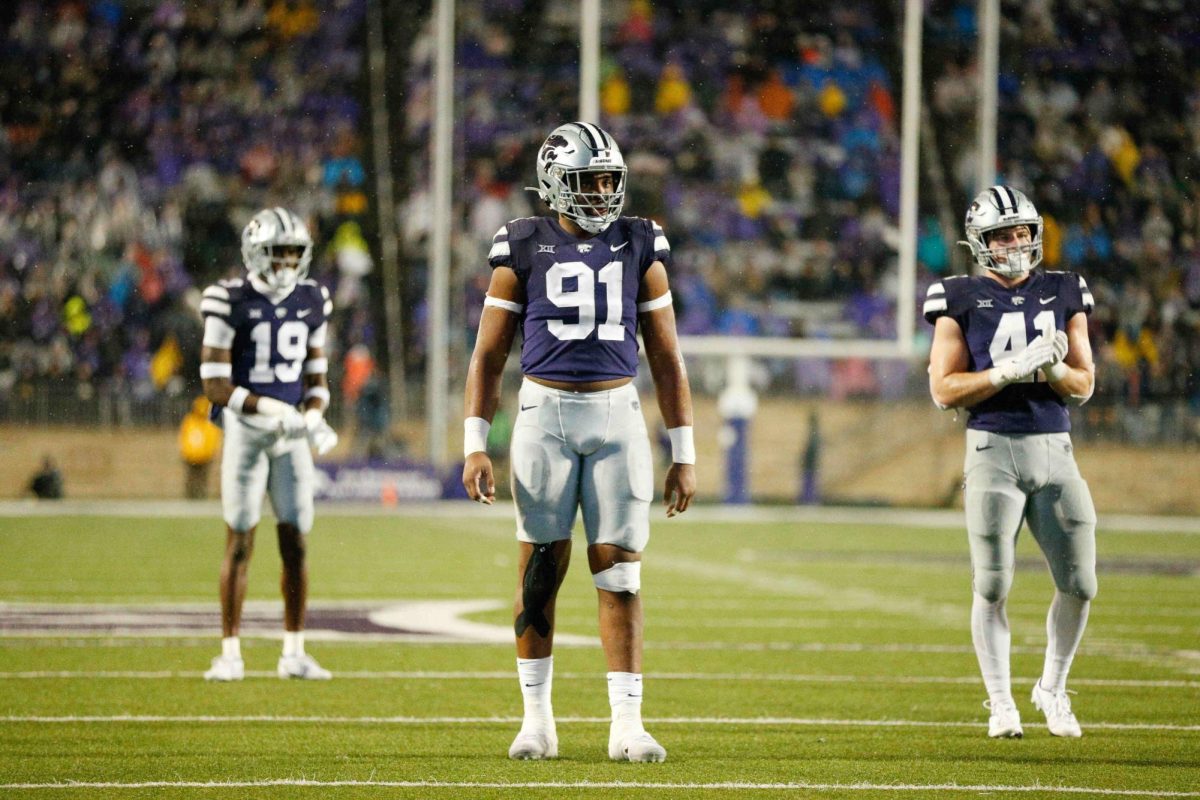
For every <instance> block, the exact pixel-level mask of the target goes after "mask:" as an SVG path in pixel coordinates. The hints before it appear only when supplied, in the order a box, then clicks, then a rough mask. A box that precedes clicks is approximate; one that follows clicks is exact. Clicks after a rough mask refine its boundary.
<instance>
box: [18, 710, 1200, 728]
mask: <svg viewBox="0 0 1200 800" xmlns="http://www.w3.org/2000/svg"><path fill="white" fill-rule="evenodd" d="M522 719H523V718H522V717H500V716H493V717H411V716H394V717H352V716H336V715H330V716H316V715H274V714H246V715H227V716H219V715H207V714H191V715H188V714H181V715H175V716H172V715H166V714H112V715H101V714H63V715H58V716H49V715H37V714H29V715H21V714H11V715H7V716H0V722H8V723H21V722H23V723H39V724H80V723H167V724H173V723H188V724H191V723H212V724H229V723H254V722H264V723H273V724H322V725H328V724H346V725H490V724H497V725H511V724H516V723H520V722H521V721H522ZM611 721H612V720H611V719H610V718H609V717H557V718H556V722H558V723H560V724H576V723H578V724H601V723H602V724H605V725H607V724H609V723H610V722H611ZM645 722H646V724H656V725H717V726H720V725H739V726H770V727H820V728H828V727H838V728H980V727H982V726H983V723H982V722H957V721H936V720H911V719H907V720H906V719H830V718H821V717H647V718H646V720H645ZM1084 727H1086V728H1088V729H1089V730H1113V731H1180V732H1196V731H1200V725H1182V724H1173V723H1153V722H1088V723H1086V724H1085V726H1084Z"/></svg>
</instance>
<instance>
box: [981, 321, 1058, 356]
mask: <svg viewBox="0 0 1200 800" xmlns="http://www.w3.org/2000/svg"><path fill="white" fill-rule="evenodd" d="M1033 327H1035V328H1037V329H1038V333H1039V334H1041V335H1042V336H1053V335H1054V330H1055V326H1054V312H1053V311H1050V310H1049V309H1047V310H1045V311H1042V312H1040V313H1039V314H1038V315H1037V316H1036V317H1034V318H1033ZM1028 345H1029V342H1028V340H1027V338H1026V333H1025V314H1024V313H1023V312H1020V311H1007V312H1005V313H1004V314H1003V315H1001V317H1000V324H999V325H997V326H996V333H995V335H994V336H992V344H991V346H990V347H988V352H989V353H990V354H991V356H992V364H993V365H997V364H1002V363H1004V362H1005V361H1008V360H1010V359H1013V358H1016V356H1017V353H1020V352H1021V351H1022V350H1024V349H1025V348H1026V347H1027V346H1028Z"/></svg>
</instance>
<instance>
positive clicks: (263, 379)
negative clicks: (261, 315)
mask: <svg viewBox="0 0 1200 800" xmlns="http://www.w3.org/2000/svg"><path fill="white" fill-rule="evenodd" d="M250 339H251V340H252V341H253V342H254V368H253V369H251V370H250V381H251V382H252V383H274V382H275V381H276V380H278V381H279V382H280V383H291V382H293V381H295V380H297V379H298V378H299V377H300V369H301V365H302V364H303V363H304V356H306V355H307V354H308V326H307V325H305V324H304V323H303V322H300V321H299V320H288V321H287V322H285V323H283V324H282V325H280V326H279V333H278V334H277V335H276V336H275V340H276V342H275V347H276V349H277V350H278V351H279V355H280V356H281V357H282V358H283V360H284V363H282V364H276V365H275V366H274V367H272V366H271V323H270V322H260V323H258V324H257V325H255V326H254V327H253V328H251V329H250Z"/></svg>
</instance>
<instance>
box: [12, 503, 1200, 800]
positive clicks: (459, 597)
mask: <svg viewBox="0 0 1200 800" xmlns="http://www.w3.org/2000/svg"><path fill="white" fill-rule="evenodd" d="M464 511H465V512H469V511H470V509H465V510H464ZM703 512H704V510H703V509H699V510H698V513H696V514H691V513H689V514H688V515H685V516H684V517H683V518H681V519H678V520H672V521H669V522H668V521H665V520H664V521H661V522H656V523H655V525H654V532H653V535H652V539H651V545H650V549H649V551H648V552H647V556H646V562H645V568H644V571H643V586H644V600H645V608H646V640H647V648H646V657H645V674H646V684H645V686H646V694H645V705H644V707H643V712H644V716H645V718H646V722H647V729H648V730H650V731H651V732H652V733H653V734H654V735H655V736H656V737H657V738H658V739H659V741H661V742H662V743H663V744H664V745H665V746H666V747H667V749H668V752H669V757H668V760H667V762H666V763H664V764H614V763H611V762H609V761H608V759H607V753H606V743H607V730H608V725H607V715H608V703H607V696H606V690H605V679H604V672H605V667H604V662H603V657H602V654H601V651H600V650H599V648H598V646H597V645H596V642H595V635H596V603H595V592H594V589H593V588H592V586H591V582H590V580H589V578H588V576H587V570H586V560H585V559H584V554H583V550H582V536H581V535H578V536H577V540H576V548H577V549H576V554H575V555H576V558H575V562H576V563H575V564H574V565H573V566H572V569H571V574H570V576H569V577H568V580H567V583H566V585H565V586H564V587H563V590H562V594H561V596H560V601H559V604H558V626H559V632H560V633H561V634H571V635H573V637H574V638H572V639H571V641H570V642H565V641H564V642H560V646H559V647H558V648H557V650H556V654H555V692H554V706H555V711H556V714H557V717H558V731H559V739H560V753H561V756H562V757H561V758H559V759H558V760H556V761H552V762H541V763H539V762H523V763H518V762H512V761H509V760H508V759H507V758H506V753H507V748H508V744H509V742H510V741H511V739H512V736H513V735H514V733H515V732H516V730H517V728H518V727H519V724H520V715H521V701H520V693H519V689H518V687H517V682H516V678H515V671H514V668H513V667H514V652H513V648H512V644H511V641H510V639H509V635H510V633H511V601H512V596H513V589H514V586H515V578H516V575H515V558H514V556H515V551H516V548H515V545H514V544H513V540H512V523H511V520H509V519H507V518H505V517H504V516H502V515H498V514H495V513H493V514H484V515H478V514H477V515H474V516H472V515H470V514H469V513H460V512H459V511H457V510H451V511H450V512H449V513H448V514H446V515H443V516H428V517H421V518H414V517H411V516H408V515H406V514H405V513H404V512H403V510H400V511H398V512H396V513H393V514H389V515H380V516H347V517H338V516H335V515H334V513H333V512H332V511H331V510H329V509H319V513H318V520H317V527H316V530H315V531H314V532H313V534H312V536H311V541H310V550H309V553H310V556H309V563H310V573H311V578H310V581H311V583H310V607H311V614H312V616H311V617H310V632H309V637H308V648H307V649H308V651H309V652H310V653H312V654H313V655H315V656H316V657H317V658H318V659H319V660H320V661H321V663H322V664H323V665H324V666H326V667H328V668H329V669H331V670H333V672H334V680H333V681H331V682H328V683H304V682H297V681H293V682H284V681H280V680H279V679H277V678H276V677H275V676H274V668H275V660H276V658H277V656H278V652H279V641H278V633H279V631H280V629H281V625H280V623H279V622H278V619H279V614H280V609H281V604H280V601H279V590H278V581H279V558H278V555H277V552H276V549H275V543H274V536H273V531H272V530H271V526H270V524H269V520H267V521H265V522H264V525H263V526H262V530H261V532H260V539H259V542H258V544H257V548H256V553H255V556H254V562H253V564H252V567H251V586H250V593H249V600H250V603H249V604H248V609H247V617H248V623H247V624H248V627H249V628H250V635H245V636H244V637H243V652H244V654H245V658H246V667H247V670H248V671H249V673H250V674H248V676H247V679H246V680H245V681H244V682H242V683H236V684H229V685H213V684H206V683H205V682H204V681H203V680H201V673H202V671H203V670H204V669H205V668H206V667H207V665H208V662H209V659H210V658H211V657H212V656H213V655H215V654H216V653H217V652H218V650H219V643H218V638H219V628H218V621H217V620H218V618H217V613H216V611H217V600H216V581H217V570H218V566H219V560H220V557H221V551H222V546H223V533H222V531H221V524H220V522H219V519H217V518H216V517H215V516H214V517H213V518H203V517H180V518H164V517H158V516H147V517H144V518H142V517H136V516H131V517H71V516H25V517H22V516H10V517H5V518H0V797H5V798H8V797H15V798H25V797H28V798H38V799H39V800H42V799H43V798H97V797H105V798H108V797H113V798H149V797H153V798H175V797H206V798H207V797H212V798H217V797H239V798H293V797H300V798H306V797H313V798H316V797H320V798H382V797H388V798H447V799H448V800H449V799H450V798H453V799H454V800H458V799H459V798H467V797H472V798H473V797H506V798H522V799H523V800H524V799H530V800H532V799H533V798H563V797H580V798H601V797H603V798H621V797H633V796H636V797H646V798H766V797H771V798H783V797H788V798H792V797H820V798H861V799H862V800H869V799H871V798H881V797H896V796H905V797H936V798H958V797H979V796H984V795H988V796H993V797H996V796H1019V797H1023V798H1052V797H1054V798H1057V797H1063V796H1076V795H1078V796H1097V797H1099V796H1165V797H1169V796H1194V797H1200V535H1197V534H1194V533H1191V534H1189V533H1178V532H1175V533H1172V532H1168V531H1163V532H1153V531H1151V532H1136V533H1135V532H1123V531H1120V530H1112V529H1108V528H1104V529H1103V530H1102V531H1101V533H1100V537H1099V552H1100V595H1099V597H1098V598H1097V600H1096V602H1095V603H1094V605H1093V609H1092V615H1091V623H1090V626H1089V629H1088V632H1087V635H1086V636H1085V638H1084V642H1083V646H1082V649H1081V651H1080V653H1079V655H1078V657H1077V658H1076V662H1075V668H1074V670H1073V673H1072V680H1071V687H1072V688H1073V689H1075V690H1076V691H1078V694H1077V695H1076V696H1075V698H1074V702H1075V710H1076V712H1077V714H1078V716H1079V718H1080V721H1081V722H1082V724H1083V727H1084V738H1083V739H1081V740H1071V741H1068V740H1062V739H1057V738H1053V737H1051V736H1050V735H1049V733H1048V732H1047V731H1046V729H1045V726H1044V724H1042V721H1041V716H1040V714H1039V713H1038V712H1037V711H1036V710H1035V709H1034V708H1033V707H1032V705H1031V704H1030V703H1029V691H1030V688H1031V686H1032V682H1033V679H1034V678H1035V677H1036V676H1037V675H1038V674H1040V670H1041V661H1042V647H1043V645H1044V642H1045V630H1044V627H1045V612H1046V608H1047V606H1048V604H1049V601H1050V598H1051V595H1052V591H1053V589H1052V584H1051V582H1050V579H1049V576H1048V574H1047V572H1046V569H1045V566H1044V564H1043V563H1042V562H1041V557H1040V554H1039V553H1038V551H1037V549H1036V545H1035V544H1034V543H1033V541H1032V537H1030V536H1029V535H1028V533H1027V532H1026V533H1025V534H1024V535H1023V536H1022V538H1021V542H1020V547H1019V549H1018V556H1019V559H1020V565H1019V569H1018V572H1017V576H1016V581H1015V585H1014V587H1013V590H1012V594H1011V596H1010V602H1009V616H1010V620H1011V623H1012V628H1013V645H1014V656H1013V675H1014V683H1015V686H1014V694H1015V695H1016V697H1017V701H1018V705H1019V706H1020V709H1021V713H1022V717H1023V721H1024V724H1025V738H1024V739H1023V740H1011V741H992V740H989V739H988V738H987V735H986V723H987V711H986V710H985V709H984V708H982V707H981V705H980V703H981V701H982V700H983V699H984V697H985V695H984V692H983V687H982V684H981V682H980V680H979V678H978V674H977V667H976V663H975V657H974V654H973V651H972V649H971V641H970V633H969V629H968V610H969V606H970V577H969V571H970V570H969V564H968V560H967V550H966V542H965V540H964V534H963V533H962V532H961V531H960V530H958V529H955V528H949V527H905V526H899V525H894V524H887V516H886V512H884V513H883V514H881V515H879V516H876V517H864V518H863V521H861V522H857V523H846V524H831V523H824V524H818V523H809V522H803V523H801V522H796V523H780V522H754V521H737V522H730V521H717V520H715V519H708V520H706V519H705V517H704V514H703ZM689 517H693V518H692V519H689ZM418 603H420V605H418ZM454 603H458V605H454ZM251 619H253V620H254V622H253V624H251V622H250V620H251ZM442 622H445V623H446V624H445V625H442ZM464 623H476V624H475V625H474V626H470V625H464ZM397 626H399V627H400V628H404V629H408V630H410V633H409V634H408V635H398V633H399V632H398V631H395V628H396V627H397ZM331 629H333V630H332V631H331ZM506 631H508V633H506ZM456 636H469V637H471V638H472V640H468V641H463V640H461V639H456V638H455V637H456Z"/></svg>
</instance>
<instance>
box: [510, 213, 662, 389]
mask: <svg viewBox="0 0 1200 800" xmlns="http://www.w3.org/2000/svg"><path fill="white" fill-rule="evenodd" d="M670 255H671V248H670V245H668V244H667V237H666V236H665V235H664V234H663V230H662V228H661V227H659V225H658V223H656V222H654V221H652V220H648V219H640V218H638V217H621V218H620V219H618V220H617V221H616V222H614V223H613V224H612V225H610V226H609V227H608V228H607V229H606V230H604V231H603V232H601V233H599V234H597V235H596V236H593V237H592V238H590V239H576V238H575V237H574V236H572V235H571V234H569V233H567V232H566V231H564V230H563V229H562V226H560V225H559V224H558V220H556V219H553V218H551V217H524V218H522V219H514V220H512V221H511V222H509V223H508V224H507V225H505V226H504V227H502V228H501V229H500V230H499V231H498V232H497V233H496V236H495V238H494V239H493V240H492V249H491V252H490V253H489V254H488V263H489V264H490V265H491V266H492V268H493V269H495V268H496V267H508V268H510V269H511V270H513V272H515V273H516V274H517V278H518V280H520V282H521V286H522V287H523V288H524V290H525V309H524V311H523V312H522V319H521V332H522V344H521V371H522V372H523V373H524V374H526V375H532V376H535V377H539V378H546V379H547V380H555V381H574V382H579V383H582V382H585V381H602V380H610V379H613V378H623V377H632V376H633V375H635V374H636V373H637V364H638V345H637V296H638V289H639V287H640V286H641V283H642V276H644V275H645V274H646V270H648V269H649V268H650V266H651V265H652V264H653V263H654V262H655V261H662V262H663V263H664V264H666V263H668V260H669V259H670Z"/></svg>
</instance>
